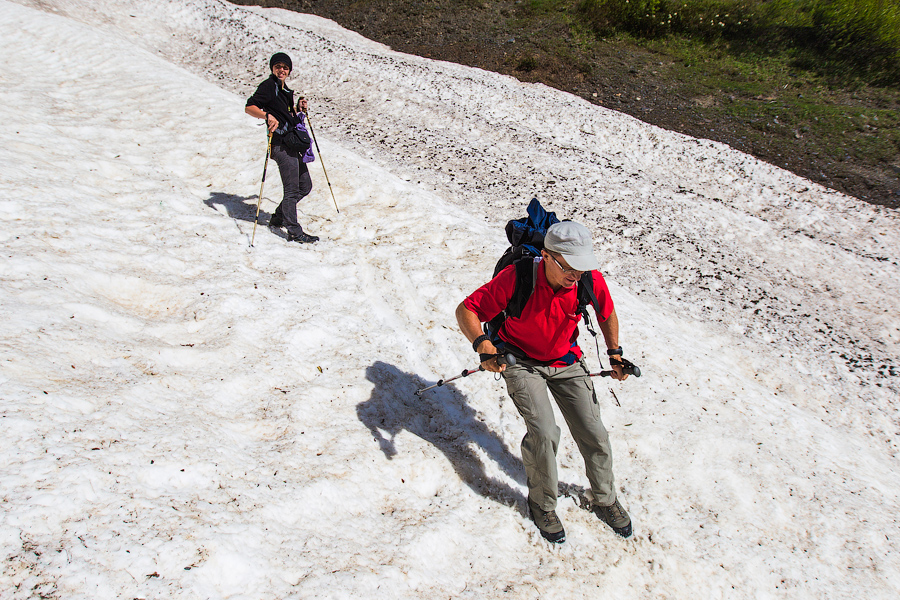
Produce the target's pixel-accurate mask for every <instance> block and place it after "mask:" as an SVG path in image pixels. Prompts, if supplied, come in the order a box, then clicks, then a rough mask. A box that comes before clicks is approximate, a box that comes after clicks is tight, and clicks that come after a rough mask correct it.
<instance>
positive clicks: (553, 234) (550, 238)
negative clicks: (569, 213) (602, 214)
mask: <svg viewBox="0 0 900 600" xmlns="http://www.w3.org/2000/svg"><path fill="white" fill-rule="evenodd" d="M544 249H545V250H548V251H550V252H556V253H557V254H561V255H562V257H563V258H564V259H566V262H567V263H569V266H570V267H572V268H573V269H575V270H576V271H593V270H595V269H599V268H600V263H598V262H597V259H596V258H595V257H594V244H593V242H592V241H591V232H590V231H588V228H587V227H585V226H584V225H580V224H578V223H575V222H574V221H563V222H562V223H554V224H553V225H551V226H550V227H549V228H548V229H547V233H546V234H545V235H544Z"/></svg>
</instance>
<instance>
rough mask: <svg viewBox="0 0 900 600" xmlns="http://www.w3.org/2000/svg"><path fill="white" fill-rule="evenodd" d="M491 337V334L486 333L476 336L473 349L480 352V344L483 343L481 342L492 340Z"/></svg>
mask: <svg viewBox="0 0 900 600" xmlns="http://www.w3.org/2000/svg"><path fill="white" fill-rule="evenodd" d="M490 339H491V336H489V335H486V334H482V335H479V336H478V337H477V338H475V341H474V342H472V350H474V351H475V352H478V346H480V345H481V342H484V341H486V340H490Z"/></svg>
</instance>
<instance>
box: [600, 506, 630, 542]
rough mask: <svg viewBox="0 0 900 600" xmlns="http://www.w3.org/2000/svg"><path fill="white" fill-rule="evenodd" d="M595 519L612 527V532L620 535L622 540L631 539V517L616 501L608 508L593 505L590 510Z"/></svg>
mask: <svg viewBox="0 0 900 600" xmlns="http://www.w3.org/2000/svg"><path fill="white" fill-rule="evenodd" d="M591 510H592V511H593V513H594V514H595V515H597V518H598V519H600V520H601V521H603V522H604V523H606V524H607V525H609V526H610V527H612V530H613V531H615V532H616V533H618V534H619V535H621V536H622V537H623V538H629V537H631V517H629V516H628V513H627V512H625V509H624V508H622V505H621V504H619V501H618V500H616V501H615V502H613V503H612V504H610V505H609V506H599V505H597V504H595V505H594V507H593V509H591Z"/></svg>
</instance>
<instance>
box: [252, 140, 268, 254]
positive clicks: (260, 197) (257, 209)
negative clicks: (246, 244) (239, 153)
mask: <svg viewBox="0 0 900 600" xmlns="http://www.w3.org/2000/svg"><path fill="white" fill-rule="evenodd" d="M266 129H267V130H268V127H266ZM271 152H272V132H271V131H269V134H268V136H267V139H266V162H265V163H264V164H263V176H262V182H261V183H260V184H259V197H258V198H257V199H256V218H254V219H253V235H252V236H250V247H251V248H252V247H253V240H255V239H256V224H257V223H259V205H260V204H262V193H263V186H265V185H266V169H267V168H268V167H269V154H270V153H271Z"/></svg>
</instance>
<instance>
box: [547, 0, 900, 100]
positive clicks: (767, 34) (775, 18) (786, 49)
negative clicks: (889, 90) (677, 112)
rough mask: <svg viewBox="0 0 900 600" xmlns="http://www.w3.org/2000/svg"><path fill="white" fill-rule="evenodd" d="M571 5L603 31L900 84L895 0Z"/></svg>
mask: <svg viewBox="0 0 900 600" xmlns="http://www.w3.org/2000/svg"><path fill="white" fill-rule="evenodd" d="M531 1H532V2H539V1H540V2H541V4H550V3H551V2H550V0H531ZM558 3H559V2H557V4H558ZM569 8H570V11H571V14H572V15H573V17H574V19H575V20H576V21H578V22H580V24H581V25H582V26H585V27H588V28H590V29H591V30H593V31H595V32H596V33H597V34H598V35H600V36H607V37H608V36H611V35H615V34H617V33H626V34H629V35H631V36H633V37H634V38H635V39H639V40H653V39H660V38H664V37H671V36H675V37H680V38H684V39H689V40H692V41H694V42H695V43H698V44H721V43H726V44H727V45H728V48H729V51H730V52H731V53H733V54H736V55H741V54H744V55H747V54H756V55H768V56H780V57H784V58H785V59H786V60H788V61H790V62H791V63H793V64H794V66H795V67H802V68H803V69H805V70H810V71H816V72H818V73H820V74H823V75H826V76H831V77H847V76H850V77H863V78H865V79H866V80H868V81H870V82H872V83H875V84H879V85H890V86H894V87H900V2H897V0H770V1H768V2H763V1H761V0H573V2H570V3H569Z"/></svg>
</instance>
